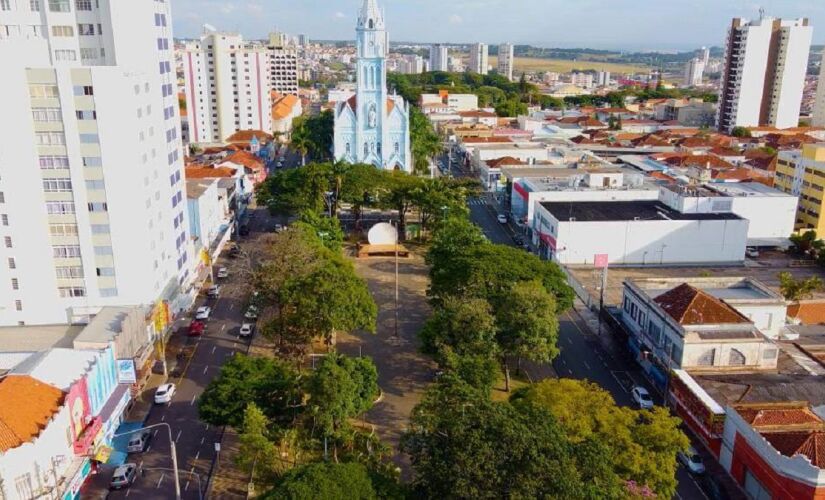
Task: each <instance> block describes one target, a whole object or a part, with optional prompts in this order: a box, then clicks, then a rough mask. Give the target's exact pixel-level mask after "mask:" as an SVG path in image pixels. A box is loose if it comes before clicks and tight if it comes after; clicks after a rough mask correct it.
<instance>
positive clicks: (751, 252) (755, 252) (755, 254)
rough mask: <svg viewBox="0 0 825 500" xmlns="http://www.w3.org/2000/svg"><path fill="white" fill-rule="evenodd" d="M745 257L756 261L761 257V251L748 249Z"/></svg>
mask: <svg viewBox="0 0 825 500" xmlns="http://www.w3.org/2000/svg"><path fill="white" fill-rule="evenodd" d="M745 255H747V256H748V257H749V258H751V259H756V258H758V257H759V250H757V249H755V248H753V247H748V248H746V249H745Z"/></svg>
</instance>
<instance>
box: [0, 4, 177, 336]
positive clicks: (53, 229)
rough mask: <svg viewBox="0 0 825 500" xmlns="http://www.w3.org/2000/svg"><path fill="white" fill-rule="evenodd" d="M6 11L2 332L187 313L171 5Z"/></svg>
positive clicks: (1, 43) (2, 13) (1, 54)
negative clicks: (137, 308)
mask: <svg viewBox="0 0 825 500" xmlns="http://www.w3.org/2000/svg"><path fill="white" fill-rule="evenodd" d="M6 4H7V5H8V6H9V9H3V10H0V24H2V25H15V26H24V27H28V29H27V30H21V31H20V34H19V35H17V34H14V35H12V36H8V37H5V38H2V39H0V60H2V61H3V92H2V93H0V109H2V110H3V119H4V121H5V122H6V123H9V124H13V126H8V127H5V128H4V130H3V134H2V135H0V150H2V151H3V154H2V155H0V170H2V172H3V177H2V181H0V193H2V195H0V199H2V201H3V204H2V205H1V206H2V210H0V212H2V213H0V222H1V224H0V230H2V233H3V240H4V244H3V245H2V249H0V253H2V255H1V256H0V262H2V266H0V325H17V324H21V323H25V324H58V323H66V322H83V321H87V320H88V319H89V317H90V316H91V315H93V314H95V313H96V312H97V311H98V310H99V309H100V308H101V307H103V306H107V305H119V304H153V303H155V302H156V301H157V300H166V301H168V303H169V304H170V305H172V306H174V307H175V310H177V309H178V308H180V307H183V306H184V305H188V303H189V302H190V301H191V298H192V297H191V295H190V294H188V293H187V292H188V291H189V289H188V279H189V277H190V269H189V264H190V263H189V260H190V258H191V250H190V245H189V230H188V217H187V215H186V204H185V203H183V191H184V182H185V177H184V173H183V157H182V156H183V155H182V149H181V141H180V120H179V116H178V100H177V93H176V92H175V90H174V89H175V85H176V78H175V72H174V62H173V61H174V57H173V53H172V52H173V41H172V40H173V38H172V30H171V15H170V5H169V3H168V2H157V1H153V0H134V1H129V2H118V1H111V0H100V1H98V2H69V1H68V0H55V1H50V2H13V3H9V2H6ZM32 7H35V9H32ZM32 26H34V27H36V28H37V29H36V30H32V29H31V27H32Z"/></svg>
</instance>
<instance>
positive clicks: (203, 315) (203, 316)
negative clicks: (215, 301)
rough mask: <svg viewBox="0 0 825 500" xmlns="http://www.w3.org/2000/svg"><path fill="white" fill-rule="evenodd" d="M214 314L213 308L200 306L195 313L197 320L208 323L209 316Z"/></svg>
mask: <svg viewBox="0 0 825 500" xmlns="http://www.w3.org/2000/svg"><path fill="white" fill-rule="evenodd" d="M210 314H212V308H211V307H209V306H200V307H199V308H198V310H197V311H195V319H199V320H202V321H206V320H208V319H209V315H210Z"/></svg>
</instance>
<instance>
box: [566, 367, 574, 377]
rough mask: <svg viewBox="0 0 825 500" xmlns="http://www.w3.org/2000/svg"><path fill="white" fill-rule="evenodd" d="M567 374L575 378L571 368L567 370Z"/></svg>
mask: <svg viewBox="0 0 825 500" xmlns="http://www.w3.org/2000/svg"><path fill="white" fill-rule="evenodd" d="M567 373H569V374H570V376H571V377H572V376H573V370H571V369H570V368H568V369H567Z"/></svg>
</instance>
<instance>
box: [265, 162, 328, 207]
mask: <svg viewBox="0 0 825 500" xmlns="http://www.w3.org/2000/svg"><path fill="white" fill-rule="evenodd" d="M331 168H332V167H331V165H330V164H329V163H310V164H309V165H306V166H304V167H301V168H292V169H283V170H279V171H278V172H276V173H275V174H273V175H270V176H269V177H267V179H266V181H264V182H263V183H262V184H261V185H259V186H258V187H257V188H256V190H255V196H256V199H257V201H258V203H259V204H262V205H266V206H267V208H269V210H270V212H272V213H276V214H285V215H292V214H295V213H299V212H302V211H304V210H309V211H313V212H321V211H323V210H324V207H325V201H324V196H325V193H327V192H328V191H329V188H330V176H331V173H330V171H331Z"/></svg>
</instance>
